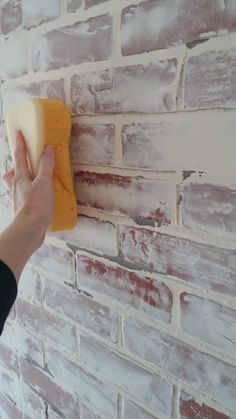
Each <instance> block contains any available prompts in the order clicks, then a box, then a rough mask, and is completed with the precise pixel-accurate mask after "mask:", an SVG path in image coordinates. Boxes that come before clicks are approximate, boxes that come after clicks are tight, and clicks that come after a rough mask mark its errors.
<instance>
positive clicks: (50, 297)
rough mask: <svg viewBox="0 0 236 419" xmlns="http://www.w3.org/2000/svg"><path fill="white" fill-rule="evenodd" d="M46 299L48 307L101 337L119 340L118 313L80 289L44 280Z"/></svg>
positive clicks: (114, 340)
mask: <svg viewBox="0 0 236 419" xmlns="http://www.w3.org/2000/svg"><path fill="white" fill-rule="evenodd" d="M44 301H45V304H47V306H48V307H50V308H51V309H52V310H54V311H55V312H56V313H58V314H63V315H64V316H66V317H68V319H73V320H74V321H76V322H77V323H78V326H79V325H81V326H83V327H85V328H87V329H89V330H92V331H93V332H95V333H97V334H98V335H99V336H101V337H105V338H107V339H109V340H111V341H112V342H117V334H118V330H117V329H118V313H117V311H116V310H115V309H112V308H109V307H106V306H104V305H103V304H100V303H98V302H97V301H95V300H94V299H93V297H87V296H85V295H83V293H81V291H80V289H79V288H78V287H77V288H71V287H68V286H67V287H66V286H61V285H58V284H57V283H56V282H52V281H50V280H49V279H47V278H46V279H45V281H44Z"/></svg>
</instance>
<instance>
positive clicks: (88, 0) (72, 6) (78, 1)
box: [67, 0, 107, 12]
mask: <svg viewBox="0 0 236 419" xmlns="http://www.w3.org/2000/svg"><path fill="white" fill-rule="evenodd" d="M105 1H107V0H84V2H83V1H82V0H67V11H68V12H75V11H76V10H77V9H80V8H83V7H84V8H85V9H87V8H89V7H92V6H95V5H97V4H100V3H104V2H105Z"/></svg>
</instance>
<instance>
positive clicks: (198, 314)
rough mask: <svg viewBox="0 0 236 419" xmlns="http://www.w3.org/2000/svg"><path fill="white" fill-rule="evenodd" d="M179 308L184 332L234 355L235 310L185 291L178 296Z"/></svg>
mask: <svg viewBox="0 0 236 419" xmlns="http://www.w3.org/2000/svg"><path fill="white" fill-rule="evenodd" d="M180 308H181V325H182V328H183V329H184V330H185V331H186V332H188V333H189V334H190V335H193V336H196V337H199V338H200V339H202V340H204V341H206V342H209V343H211V344H212V345H214V346H217V347H219V348H221V349H223V351H226V352H230V353H231V354H232V355H233V356H235V349H236V330H235V323H236V311H234V310H231V309H229V308H225V307H222V306H221V305H220V304H217V303H214V302H212V301H208V300H204V299H202V298H200V297H196V296H195V295H192V294H188V293H186V292H184V293H182V294H181V296H180ZM226 325H227V327H226Z"/></svg>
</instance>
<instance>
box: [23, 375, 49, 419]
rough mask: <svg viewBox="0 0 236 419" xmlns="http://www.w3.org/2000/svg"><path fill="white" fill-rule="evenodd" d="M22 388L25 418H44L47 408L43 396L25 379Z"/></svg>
mask: <svg viewBox="0 0 236 419" xmlns="http://www.w3.org/2000/svg"><path fill="white" fill-rule="evenodd" d="M21 389H22V398H23V411H24V419H32V418H36V417H42V418H43V417H44V414H45V410H46V409H45V401H44V400H43V398H42V397H41V396H39V395H38V394H37V393H36V392H34V391H33V390H32V388H31V387H29V386H28V385H27V384H26V383H25V382H24V381H23V382H22V386H21Z"/></svg>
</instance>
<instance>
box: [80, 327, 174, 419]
mask: <svg viewBox="0 0 236 419" xmlns="http://www.w3.org/2000/svg"><path fill="white" fill-rule="evenodd" d="M140 336H142V335H140ZM140 336H139V341H140V342H142V343H140V344H141V345H143V342H144V341H143V337H142V339H140ZM143 336H145V334H144V335H143ZM144 346H145V345H144ZM80 357H81V360H82V362H84V363H85V364H87V365H88V366H89V368H90V369H91V370H94V371H95V372H96V373H98V374H99V376H101V377H103V378H104V379H106V381H108V382H110V383H111V384H113V385H115V386H118V387H119V388H121V389H122V391H123V392H127V393H130V394H132V395H133V396H134V397H136V399H138V400H140V401H142V402H143V403H145V404H147V405H149V408H150V409H151V410H153V411H160V412H161V413H164V414H166V415H170V414H171V405H172V390H173V389H172V385H171V384H170V383H169V382H168V381H167V380H166V379H165V378H164V377H161V376H158V375H156V374H154V373H151V372H149V371H148V370H145V369H144V368H143V367H141V366H139V365H138V364H137V363H135V362H133V361H131V360H128V359H125V358H123V357H122V356H121V355H119V354H118V353H116V352H114V351H113V350H111V349H109V348H108V347H106V346H104V345H100V344H99V343H98V342H96V341H95V340H93V339H90V338H89V337H88V336H84V335H83V336H82V335H81V339H80Z"/></svg>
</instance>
